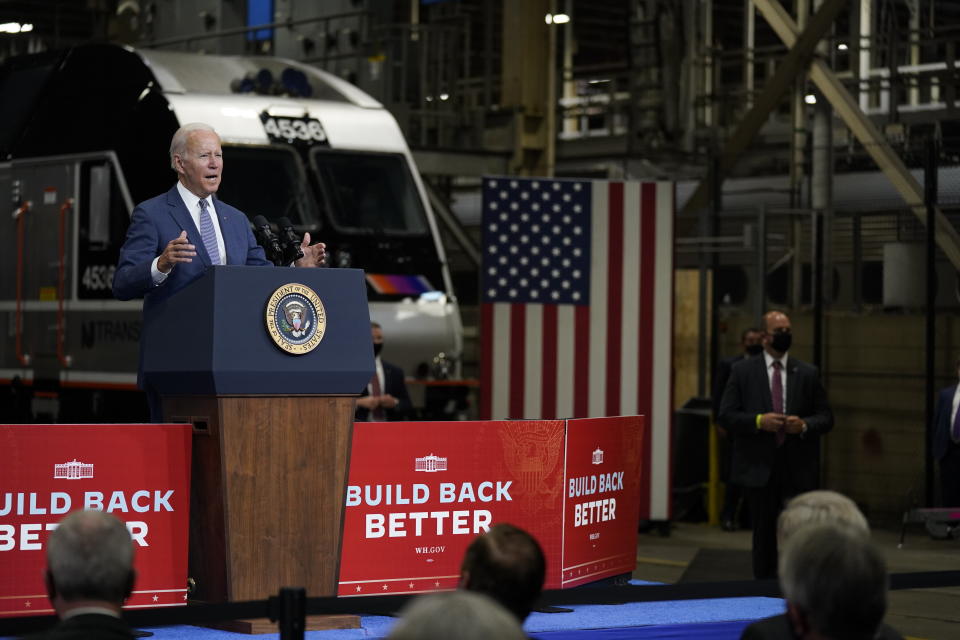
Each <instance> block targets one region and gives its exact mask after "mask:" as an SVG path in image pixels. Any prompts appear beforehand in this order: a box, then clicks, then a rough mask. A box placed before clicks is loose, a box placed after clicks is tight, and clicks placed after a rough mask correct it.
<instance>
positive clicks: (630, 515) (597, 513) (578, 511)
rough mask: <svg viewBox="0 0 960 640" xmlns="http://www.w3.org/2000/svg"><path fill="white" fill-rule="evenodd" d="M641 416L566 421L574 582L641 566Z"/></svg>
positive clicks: (566, 542)
mask: <svg viewBox="0 0 960 640" xmlns="http://www.w3.org/2000/svg"><path fill="white" fill-rule="evenodd" d="M644 428H645V425H644V419H643V417H642V416H628V417H616V418H584V419H580V420H568V421H567V465H566V475H565V478H564V486H565V491H566V493H565V498H564V503H565V504H564V510H563V561H562V578H561V581H560V584H559V585H556V586H555V587H554V588H563V589H565V588H568V587H575V586H577V585H579V584H583V583H585V582H593V581H594V580H600V579H601V578H607V577H611V576H615V575H619V574H622V573H629V572H632V571H633V569H634V568H635V567H636V555H637V525H638V524H639V520H640V509H639V504H640V495H641V493H640V482H641V480H640V477H641V474H640V465H641V464H642V463H643V462H642V461H643V460H644V459H645V458H644V457H643V455H642V453H643V451H642V450H643V442H644V438H643V436H644V434H643V430H644Z"/></svg>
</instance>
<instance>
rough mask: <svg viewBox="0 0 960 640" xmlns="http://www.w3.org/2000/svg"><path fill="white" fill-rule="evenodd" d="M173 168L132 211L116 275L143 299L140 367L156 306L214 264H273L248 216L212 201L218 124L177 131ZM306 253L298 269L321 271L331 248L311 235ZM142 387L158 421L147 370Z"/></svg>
mask: <svg viewBox="0 0 960 640" xmlns="http://www.w3.org/2000/svg"><path fill="white" fill-rule="evenodd" d="M170 165H171V167H172V168H173V170H174V171H176V172H177V177H178V180H177V184H176V185H174V186H173V187H172V188H171V189H170V190H169V191H168V192H166V193H165V194H163V195H159V196H156V197H155V198H151V199H150V200H147V201H145V202H141V203H140V204H139V205H137V207H136V208H135V209H134V210H133V215H132V217H131V219H130V227H129V229H128V230H127V237H126V240H125V241H124V243H123V247H121V248H120V260H119V262H118V264H117V271H116V273H115V274H114V277H113V294H114V296H116V297H117V298H118V299H120V300H131V299H133V298H141V297H142V298H143V317H144V339H143V340H141V342H140V355H141V363H142V361H143V345H144V343H145V342H146V341H147V340H149V319H150V316H151V312H152V311H153V309H154V308H156V306H157V305H159V304H160V303H162V302H163V301H165V300H166V299H167V298H169V297H170V296H172V295H173V294H175V293H176V292H178V291H180V290H181V289H183V288H184V287H185V286H187V285H188V284H190V283H191V282H193V281H194V280H196V279H197V278H199V277H200V276H202V275H203V274H204V272H205V271H206V270H207V269H208V268H210V267H211V266H214V265H223V264H230V265H254V266H267V265H271V264H272V263H271V262H269V261H268V260H267V258H266V256H265V254H264V252H263V249H262V248H261V247H260V246H259V245H258V244H257V242H256V240H255V239H254V237H253V232H252V231H251V230H250V223H249V222H248V220H247V216H246V215H244V214H243V213H242V212H241V211H239V210H238V209H235V208H233V207H231V206H230V205H228V204H226V203H225V202H221V201H219V200H216V199H215V198H214V197H213V196H214V194H216V192H217V189H219V187H220V179H221V175H222V172H223V150H222V149H221V147H220V137H219V136H218V135H217V133H216V132H215V131H214V130H213V128H212V127H210V126H209V125H206V124H202V123H192V124H187V125H184V126H183V127H181V128H180V129H178V130H177V132H176V133H175V134H174V135H173V140H172V141H171V143H170ZM301 249H302V251H303V253H304V257H303V258H301V259H300V260H298V261H297V263H296V264H297V266H298V267H310V266H318V265H320V264H321V263H323V261H324V260H325V258H326V254H325V251H324V250H325V245H324V244H323V243H317V244H315V245H313V246H310V234H309V233H307V234H304V237H303V242H302V244H301ZM137 384H138V385H139V386H140V387H141V388H142V389H144V391H146V392H147V401H148V403H149V404H150V419H151V420H152V421H153V422H159V421H160V420H161V419H162V415H161V407H160V399H159V397H158V396H157V395H156V393H155V392H154V390H153V389H150V388H146V387H145V386H144V381H143V375H142V370H141V369H138V372H137Z"/></svg>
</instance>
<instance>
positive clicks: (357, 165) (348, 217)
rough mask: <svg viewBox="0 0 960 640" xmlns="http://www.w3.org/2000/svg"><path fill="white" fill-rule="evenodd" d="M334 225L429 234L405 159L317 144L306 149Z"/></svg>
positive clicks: (368, 230)
mask: <svg viewBox="0 0 960 640" xmlns="http://www.w3.org/2000/svg"><path fill="white" fill-rule="evenodd" d="M310 160H311V164H312V167H313V170H314V171H315V172H316V174H317V179H318V182H319V185H320V191H321V193H322V196H323V198H324V200H325V201H326V202H325V204H326V208H327V210H328V211H329V213H330V219H331V221H332V222H333V224H334V226H335V227H336V228H337V229H338V230H339V231H342V232H343V233H347V234H360V235H362V234H377V235H381V234H386V235H396V236H411V235H418V236H419V235H425V234H427V218H426V213H425V212H424V210H423V204H422V203H421V201H420V198H419V197H418V194H417V188H416V185H415V184H414V181H413V176H411V175H410V167H409V165H408V164H407V161H406V158H404V156H402V155H400V154H390V153H359V152H344V151H331V150H329V149H321V148H315V149H313V150H312V151H311V153H310Z"/></svg>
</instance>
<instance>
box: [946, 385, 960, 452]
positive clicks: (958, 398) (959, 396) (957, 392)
mask: <svg viewBox="0 0 960 640" xmlns="http://www.w3.org/2000/svg"><path fill="white" fill-rule="evenodd" d="M958 408H960V384H958V385H957V388H956V389H954V391H953V408H952V409H951V410H950V424H949V425H947V428H948V429H950V439H951V440H953V441H954V442H957V441H956V440H954V438H953V421H954V420H956V419H957V409H958Z"/></svg>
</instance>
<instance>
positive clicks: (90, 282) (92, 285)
mask: <svg viewBox="0 0 960 640" xmlns="http://www.w3.org/2000/svg"><path fill="white" fill-rule="evenodd" d="M116 270H117V267H116V265H112V264H111V265H106V264H91V265H87V268H86V269H84V270H83V276H82V277H81V278H80V284H82V285H83V288H84V289H87V290H88V291H103V290H105V289H106V290H109V289H112V288H113V274H114V272H115V271H116Z"/></svg>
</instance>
